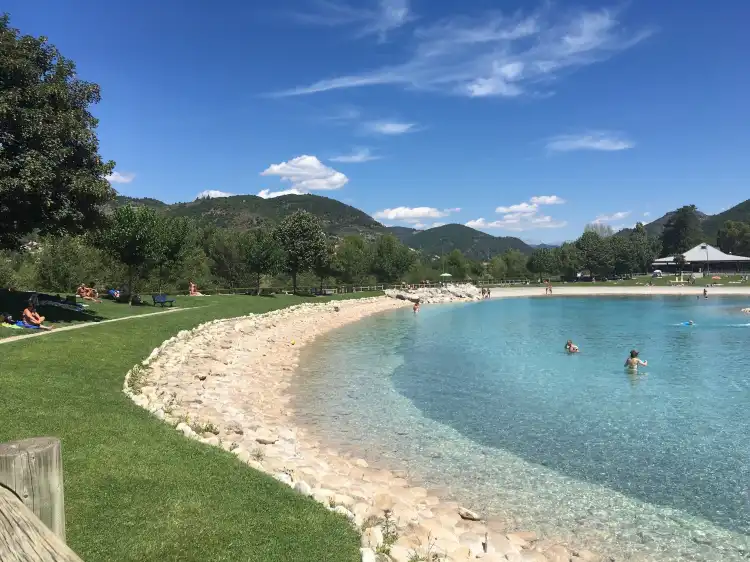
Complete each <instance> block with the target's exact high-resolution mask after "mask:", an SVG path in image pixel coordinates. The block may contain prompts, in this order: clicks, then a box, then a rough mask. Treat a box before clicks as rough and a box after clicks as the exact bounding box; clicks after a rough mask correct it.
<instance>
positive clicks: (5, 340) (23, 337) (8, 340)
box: [0, 306, 205, 345]
mask: <svg viewBox="0 0 750 562" xmlns="http://www.w3.org/2000/svg"><path fill="white" fill-rule="evenodd" d="M198 308H205V306H192V307H190V308H171V309H169V310H165V311H163V312H162V311H159V312H149V313H148V314H133V315H132V316H123V317H122V318H112V319H111V320H101V321H100V322H82V323H80V324H73V325H72V326H65V327H64V328H55V329H54V330H46V331H43V330H39V331H38V332H34V333H32V334H22V335H18V336H11V337H9V338H3V339H1V340H0V345H3V344H5V343H13V342H14V341H19V340H27V339H29V338H38V337H41V336H48V335H50V334H57V333H59V332H65V331H67V330H80V329H81V328H90V327H91V326H101V325H102V324H108V323H109V322H120V321H122V320H132V319H133V318H148V317H149V316H158V315H160V314H174V313H177V312H183V311H185V310H196V309H198Z"/></svg>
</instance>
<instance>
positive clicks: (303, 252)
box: [274, 211, 326, 293]
mask: <svg viewBox="0 0 750 562" xmlns="http://www.w3.org/2000/svg"><path fill="white" fill-rule="evenodd" d="M274 238H275V239H276V241H277V242H278V244H279V245H280V246H281V249H282V251H283V252H284V262H283V265H284V269H285V270H286V272H287V273H289V275H291V276H292V290H293V291H294V292H295V293H296V292H297V275H299V274H300V273H303V272H305V271H309V270H310V269H312V267H313V266H314V265H315V262H316V260H318V258H319V257H320V255H321V254H322V253H323V252H325V251H326V235H325V233H324V232H323V228H322V227H321V226H320V221H318V219H317V218H316V217H315V216H314V215H312V214H310V213H308V212H307V211H297V212H296V213H293V214H291V215H289V216H287V217H286V218H285V219H284V220H283V221H281V223H279V225H278V226H277V227H276V229H275V230H274Z"/></svg>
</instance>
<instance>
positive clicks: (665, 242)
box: [661, 205, 703, 256]
mask: <svg viewBox="0 0 750 562" xmlns="http://www.w3.org/2000/svg"><path fill="white" fill-rule="evenodd" d="M702 238H703V232H702V230H701V221H700V218H699V217H698V210H697V209H696V208H695V205H685V206H684V207H680V208H679V209H677V210H676V211H675V212H674V214H673V215H672V216H671V217H669V220H668V221H667V223H666V224H665V225H664V230H663V231H662V234H661V242H662V247H663V251H664V253H665V254H666V255H668V256H676V255H677V254H684V253H685V252H687V251H688V250H690V249H691V248H694V247H695V246H697V245H698V244H700V243H701V241H702Z"/></svg>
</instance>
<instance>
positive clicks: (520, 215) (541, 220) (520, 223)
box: [466, 195, 567, 232]
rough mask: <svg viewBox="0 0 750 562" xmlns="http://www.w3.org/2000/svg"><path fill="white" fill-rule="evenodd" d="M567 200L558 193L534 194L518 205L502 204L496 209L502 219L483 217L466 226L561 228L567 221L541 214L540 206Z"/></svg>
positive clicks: (527, 228)
mask: <svg viewBox="0 0 750 562" xmlns="http://www.w3.org/2000/svg"><path fill="white" fill-rule="evenodd" d="M563 203H565V200H564V199H563V198H562V197H558V196H557V195H534V196H533V197H531V198H530V199H529V200H528V201H523V202H521V203H518V204H516V205H510V206H507V207H506V206H501V207H497V208H496V209H495V212H496V213H499V214H502V215H503V216H502V218H501V219H500V220H495V221H486V220H485V219H483V218H480V219H476V220H473V221H469V222H468V223H466V226H471V227H472V228H499V229H504V230H512V231H516V232H522V231H524V230H535V229H537V228H560V227H563V226H565V225H566V224H567V223H566V222H565V221H557V220H554V219H553V218H552V217H550V216H547V215H540V214H539V210H540V209H539V208H540V207H541V206H543V205H562V204H563Z"/></svg>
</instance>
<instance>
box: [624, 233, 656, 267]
mask: <svg viewBox="0 0 750 562" xmlns="http://www.w3.org/2000/svg"><path fill="white" fill-rule="evenodd" d="M629 237H630V245H631V248H632V252H633V265H634V268H635V269H637V270H638V271H639V272H641V273H645V272H648V270H649V268H650V267H651V264H652V263H654V260H655V259H656V258H658V257H659V252H660V251H661V242H660V241H659V239H658V238H656V237H652V236H649V235H648V232H647V231H646V228H645V227H644V226H643V223H641V222H639V223H638V224H636V225H635V228H634V229H633V231H632V232H631V233H630V236H629Z"/></svg>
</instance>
